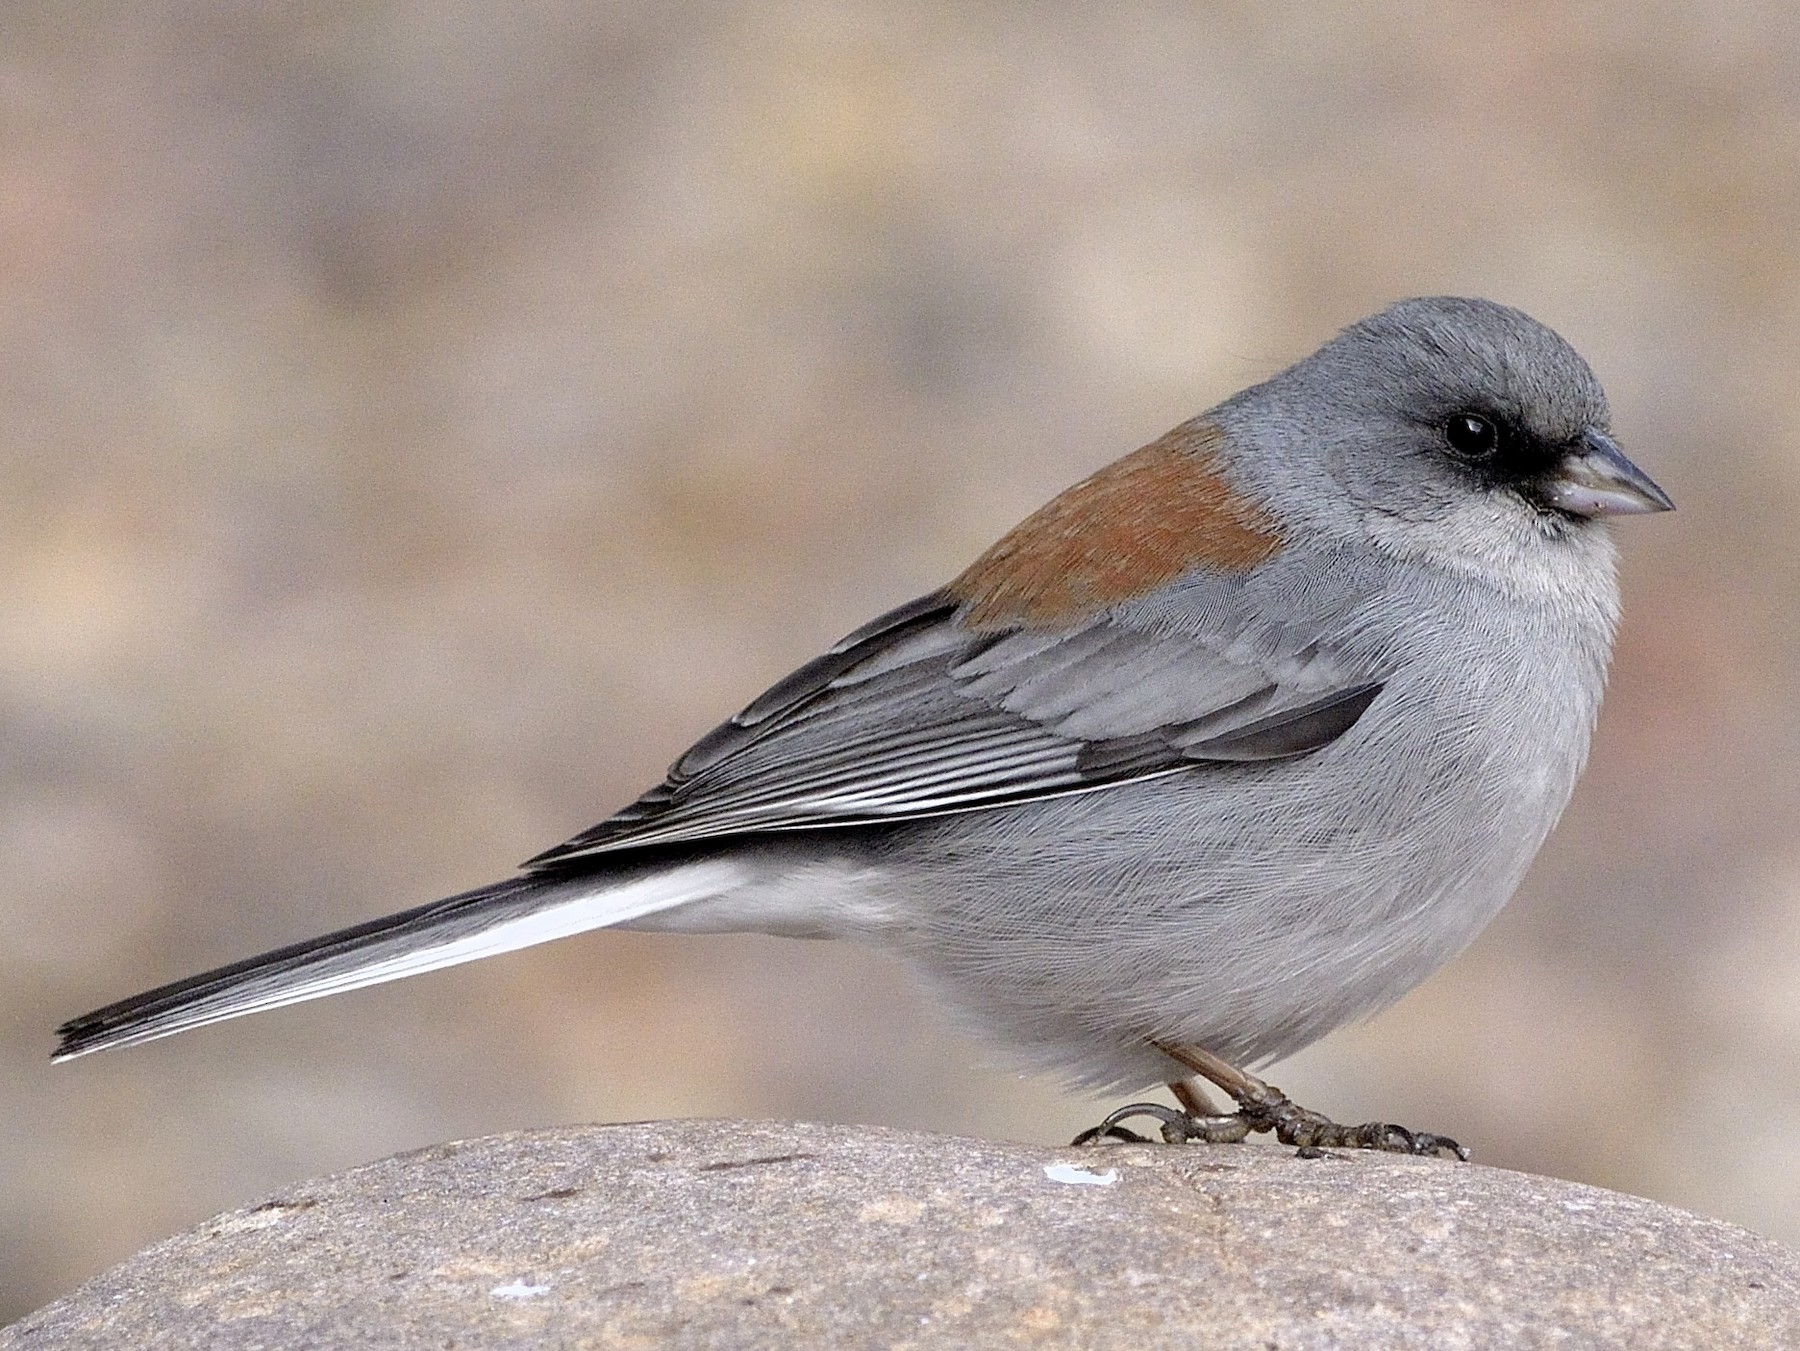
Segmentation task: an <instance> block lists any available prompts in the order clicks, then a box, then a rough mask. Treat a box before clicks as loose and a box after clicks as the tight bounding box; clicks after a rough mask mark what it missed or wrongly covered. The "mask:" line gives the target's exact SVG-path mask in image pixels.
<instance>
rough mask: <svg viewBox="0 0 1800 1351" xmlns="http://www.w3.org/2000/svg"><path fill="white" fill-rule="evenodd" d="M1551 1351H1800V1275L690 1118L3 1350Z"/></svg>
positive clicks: (567, 1150)
mask: <svg viewBox="0 0 1800 1351" xmlns="http://www.w3.org/2000/svg"><path fill="white" fill-rule="evenodd" d="M1553 1344H1554V1345H1558V1346H1579V1347H1592V1346H1618V1347H1631V1348H1634V1349H1635V1348H1651V1347H1696V1348H1698V1347H1706V1348H1715V1347H1724V1346H1731V1347H1758V1346H1766V1347H1782V1348H1793V1347H1797V1346H1800V1256H1797V1255H1796V1254H1795V1253H1793V1252H1790V1251H1789V1250H1787V1249H1785V1248H1783V1247H1781V1246H1779V1245H1778V1244H1775V1243H1773V1242H1770V1241H1769V1240H1767V1239H1763V1238H1759V1237H1757V1236H1756V1235H1754V1234H1751V1233H1748V1232H1746V1231H1744V1230H1742V1229H1738V1228H1734V1227H1733V1226H1731V1225H1728V1224H1722V1223H1719V1222H1718V1221H1716V1220H1708V1219H1703V1218H1701V1217H1699V1216H1696V1215H1690V1214H1688V1213H1687V1212H1685V1211H1680V1210H1675V1209H1672V1208H1670V1207H1668V1206H1663V1205H1658V1204H1656V1203H1654V1202H1651V1201H1645V1200H1641V1199H1639V1198H1636V1197H1632V1196H1623V1195H1620V1194H1618V1193H1616V1192H1609V1191H1602V1190H1600V1189H1599V1188H1596V1187H1586V1186H1581V1185H1579V1184H1576V1183H1572V1182H1559V1181H1555V1180H1553V1179H1549V1178H1541V1177H1532V1176H1528V1175H1526V1174H1522V1173H1511V1172H1504V1171H1500V1170H1497V1169H1491V1168H1482V1167H1478V1166H1475V1165H1470V1164H1457V1163H1452V1162H1448V1161H1440V1160H1425V1159H1412V1158H1398V1157H1394V1156H1388V1155H1368V1154H1350V1153H1336V1152H1334V1153H1330V1154H1328V1155H1327V1156H1326V1157H1324V1158H1319V1159H1300V1158H1297V1157H1295V1154H1294V1151H1293V1150H1291V1149H1287V1148H1283V1147H1280V1146H1275V1145H1260V1144H1251V1145H1213V1146H1208V1145H1184V1146H1168V1145H1161V1146H1154V1145H1129V1146H1127V1145H1101V1146H1095V1147H1090V1148H1087V1149H1044V1148H1038V1147H1034V1146H1029V1145H1017V1144H1003V1143H996V1142H992V1141H985V1140H962V1139H953V1138H949V1137H944V1136H933V1135H924V1134H919V1133H916V1132H907V1131H893V1130H878V1129H869V1128H860V1127H849V1126H822V1125H791V1124H777V1123H748V1122H738V1121H665V1122H651V1123H646V1124H640V1125H628V1126H584V1127H570V1128H566V1129H560V1130H546V1131H534V1132H525V1133H520V1134H513V1135H501V1136H494V1137H491V1138H488V1139H483V1140H471V1141H465V1142H462V1143H456V1144H446V1145H439V1146H436V1147H434V1148H431V1149H425V1150H420V1151H418V1152H416V1153H412V1154H402V1155H399V1156H398V1157H395V1158H391V1159H385V1160H383V1161H382V1162H380V1163H372V1164H368V1165H366V1166H364V1167H361V1168H354V1169H351V1170H350V1171H349V1172H346V1173H341V1174H338V1175H337V1176H335V1177H328V1178H321V1179H317V1180H315V1181H312V1182H305V1183H301V1184H299V1185H297V1186H294V1187H291V1188H289V1189H288V1190H286V1191H283V1192H281V1193H279V1194H278V1195H276V1196H274V1197H271V1198H270V1199H269V1200H266V1201H264V1202H262V1203H261V1204H259V1205H254V1206H251V1207H249V1208H248V1209H245V1210H238V1211H233V1212H231V1213H230V1214H227V1215H222V1216H220V1217H218V1218H217V1219H214V1220H212V1221H210V1222H208V1223H206V1224H203V1225H201V1226H199V1227H198V1228H196V1229H192V1230H190V1231H188V1232H187V1233H185V1234H181V1235H179V1236H177V1237H175V1238H172V1239H168V1240H167V1241H165V1242H162V1243H159V1244H157V1245H155V1246H154V1247H152V1248H149V1249H147V1250H145V1251H144V1252H142V1253H140V1254H138V1255H137V1256H136V1257H134V1258H132V1259H130V1260H129V1261H127V1262H125V1263H123V1264H121V1265H120V1266H118V1267H115V1268H114V1269H113V1270H111V1271H109V1272H107V1273H105V1274H104V1275H101V1276H99V1277H96V1278H95V1279H94V1280H92V1281H90V1282H88V1283H87V1284H86V1285H85V1286H83V1287H82V1288H81V1289H79V1290H77V1291H76V1292H75V1293H74V1294H72V1295H69V1296H68V1297H67V1298H65V1299H61V1300H58V1301H56V1302H55V1303H54V1304H51V1305H49V1306H48V1307H46V1308H44V1309H41V1310H39V1311H38V1312H37V1313H35V1314H32V1315H30V1316H29V1317H27V1318H25V1319H24V1320H22V1321H21V1322H18V1323H16V1324H14V1325H13V1326H12V1327H10V1328H8V1329H5V1330H3V1331H0V1349H3V1351H50V1348H59V1349H60V1348H75V1347H107V1348H119V1347H130V1348H134V1349H136V1351H148V1349H149V1348H158V1347H171V1348H173V1347H180V1348H184V1351H185V1349H190V1348H220V1351H224V1349H225V1348H230V1351H242V1349H243V1348H268V1349H269V1351H283V1349H285V1348H299V1347H343V1346H379V1347H394V1348H410V1347H419V1348H426V1347H430V1348H434V1349H435V1348H443V1347H483V1348H493V1347H521V1348H524V1347H531V1348H538V1347H545V1346H581V1347H594V1348H607V1347H665V1346H675V1347H729V1348H755V1347H781V1348H792V1347H811V1346H851V1347H864V1346H867V1347H921V1348H923V1347H958V1348H963V1347H991V1346H1016V1345H1027V1346H1029V1345H1045V1346H1081V1347H1094V1348H1105V1347H1122V1348H1131V1349H1132V1351H1145V1348H1150V1347H1158V1346H1203V1347H1208V1348H1235V1347H1242V1348H1256V1351H1266V1349H1267V1348H1281V1351H1294V1349H1297V1348H1310V1347H1381V1348H1389V1347H1432V1348H1438V1347H1471V1348H1479V1347H1504V1348H1518V1347H1534V1346H1548V1345H1553Z"/></svg>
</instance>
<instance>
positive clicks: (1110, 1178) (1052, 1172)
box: [1044, 1163, 1119, 1187]
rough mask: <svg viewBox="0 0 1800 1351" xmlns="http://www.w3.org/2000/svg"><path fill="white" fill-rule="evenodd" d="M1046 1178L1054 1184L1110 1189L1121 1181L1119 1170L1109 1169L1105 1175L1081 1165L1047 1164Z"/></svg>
mask: <svg viewBox="0 0 1800 1351" xmlns="http://www.w3.org/2000/svg"><path fill="white" fill-rule="evenodd" d="M1044 1176H1045V1177H1047V1178H1049V1179H1050V1180H1051V1181H1052V1182H1062V1183H1066V1184H1067V1185H1069V1186H1071V1187H1110V1186H1112V1185H1113V1183H1115V1182H1117V1181H1118V1180H1119V1170H1118V1169H1117V1168H1108V1169H1107V1170H1106V1171H1105V1172H1104V1173H1096V1172H1095V1171H1094V1170H1093V1169H1091V1168H1083V1167H1082V1166H1081V1165H1080V1164H1074V1163H1047V1164H1045V1165H1044Z"/></svg>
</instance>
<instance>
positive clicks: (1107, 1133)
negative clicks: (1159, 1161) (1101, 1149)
mask: <svg viewBox="0 0 1800 1351" xmlns="http://www.w3.org/2000/svg"><path fill="white" fill-rule="evenodd" d="M1134 1116H1147V1117H1150V1118H1151V1119H1152V1120H1154V1121H1157V1122H1160V1123H1161V1124H1162V1137H1163V1140H1164V1141H1165V1142H1166V1143H1169V1144H1180V1143H1182V1142H1183V1141H1185V1140H1186V1139H1187V1120H1188V1117H1187V1113H1185V1112H1182V1111H1178V1110H1177V1109H1175V1108H1173V1107H1164V1106H1163V1105H1162V1104H1161V1103H1160V1102H1134V1103H1129V1104H1127V1105H1126V1106H1124V1107H1121V1108H1119V1109H1118V1110H1117V1111H1114V1112H1108V1113H1107V1114H1106V1118H1105V1120H1103V1121H1101V1123H1100V1124H1099V1125H1098V1126H1093V1127H1090V1128H1089V1129H1087V1130H1084V1131H1083V1132H1082V1133H1081V1134H1080V1135H1077V1136H1076V1137H1075V1138H1074V1140H1073V1141H1071V1142H1070V1143H1071V1145H1086V1144H1091V1143H1093V1142H1094V1141H1095V1140H1099V1139H1108V1140H1122V1141H1124V1142H1125V1143H1127V1144H1140V1145H1147V1144H1149V1143H1150V1141H1149V1140H1148V1139H1146V1138H1145V1137H1144V1136H1142V1135H1139V1134H1138V1133H1137V1132H1136V1131H1129V1130H1126V1129H1125V1128H1124V1126H1123V1125H1122V1124H1121V1123H1122V1122H1126V1121H1129V1120H1131V1118H1132V1117H1134Z"/></svg>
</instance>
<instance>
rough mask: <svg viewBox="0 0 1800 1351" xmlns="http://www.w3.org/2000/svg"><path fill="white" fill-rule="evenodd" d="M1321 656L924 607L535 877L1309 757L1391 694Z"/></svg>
mask: <svg viewBox="0 0 1800 1351" xmlns="http://www.w3.org/2000/svg"><path fill="white" fill-rule="evenodd" d="M1380 690H1381V684H1380V681H1379V679H1375V678H1371V675H1370V673H1369V672H1366V671H1350V670H1345V669H1342V668H1341V666H1340V663H1339V662H1338V661H1337V660H1336V659H1335V658H1334V656H1333V654H1332V653H1331V652H1329V651H1328V650H1325V649H1322V648H1319V647H1317V646H1316V645H1307V646H1305V647H1300V646H1297V645H1290V646H1289V647H1288V648H1286V649H1283V650H1279V651H1276V650H1269V651H1262V650H1259V649H1258V647H1257V646H1256V644H1255V643H1253V642H1250V641H1248V640H1246V639H1245V638H1244V636H1243V635H1242V634H1238V633H1232V632H1219V633H1216V634H1213V633H1201V634H1195V633H1192V632H1186V633H1168V632H1155V631H1147V630H1144V629H1141V628H1134V627H1131V626H1129V625H1127V624H1123V623H1120V622H1117V621H1116V619H1115V618H1113V617H1107V616H1101V617H1099V618H1097V619H1095V620H1094V621H1092V622H1090V623H1088V624H1086V625H1084V626H1081V627H1079V628H1076V629H1074V630H1072V631H1068V632H1062V633H1045V632H1039V631H1029V630H1016V631H1010V632H1002V633H998V634H994V633H980V632H973V631H970V630H969V629H967V628H964V627H963V626H962V624H961V623H959V620H958V610H957V606H956V603H955V602H954V601H953V600H951V599H950V598H948V597H946V596H945V595H943V594H942V593H934V594H933V595H929V596H923V597H921V598H920V599H918V600H916V601H913V602H911V603H910V604H907V605H903V606H901V607H899V608H898V609H896V610H893V611H890V612H889V613H888V614H886V615H883V616H882V617H881V618H879V619H877V620H876V621H875V622H873V623H872V624H869V625H866V626H864V627H863V628H861V629H859V630H857V631H856V632H855V633H853V634H851V635H850V636H849V637H848V638H846V639H844V640H843V641H842V642H840V643H839V644H837V645H836V646H835V647H833V648H832V649H831V650H830V651H829V652H827V653H825V654H824V655H823V656H821V657H819V658H817V659H816V660H814V661H811V662H808V663H807V664H806V665H804V666H802V667H800V668H799V669H798V670H796V671H795V672H794V673H793V674H791V675H789V676H788V677H786V678H785V679H783V680H781V681H778V682H777V683H776V684H774V685H773V686H771V687H770V688H769V690H768V691H767V692H765V693H764V694H763V695H761V696H760V697H759V698H757V699H756V700H755V701H753V702H752V703H751V704H750V705H749V706H748V707H746V708H745V709H744V711H743V712H741V713H739V714H738V715H737V716H736V717H734V718H732V719H731V720H730V721H729V722H727V723H725V724H723V725H722V726H720V727H718V728H717V729H715V730H714V731H712V732H710V733H708V734H707V735H706V736H704V737H702V738H701V739H700V740H699V741H698V742H696V743H695V744H694V746H693V748H692V749H690V750H689V751H688V752H687V753H686V754H685V755H683V756H682V757H681V758H680V759H679V760H678V761H676V763H675V765H674V766H673V767H672V768H671V770H670V771H669V777H668V778H667V779H666V780H665V781H664V782H663V783H661V784H659V785H658V786H657V787H656V788H654V789H652V790H651V791H650V792H648V793H646V794H644V795H643V797H641V798H639V799H638V800H637V801H636V802H634V803H632V804H631V805H630V806H629V807H627V808H625V809H624V810H623V811H621V812H619V813H618V814H616V815H615V816H613V817H611V818H609V819H608V820H606V821H602V822H601V823H600V824H599V825H597V826H595V827H593V828H592V829H591V830H588V831H585V832H583V833H582V834H580V835H578V836H576V837H575V838H574V839H572V840H570V841H568V842H567V843H566V844H563V845H559V846H558V847H557V848H555V849H552V850H550V851H549V852H547V853H545V854H541V855H539V856H538V857H537V858H535V859H532V860H531V861H530V863H529V864H527V865H526V866H528V867H531V868H534V869H538V870H545V869H561V868H565V867H570V866H579V863H580V860H582V859H583V858H585V857H587V856H590V855H594V854H603V853H612V852H615V851H619V850H628V849H637V848H643V847H647V846H653V845H663V844H675V843H682V842H688V841H696V840H707V839H717V838H721V837H726V836H733V835H747V834H760V833H764V832H770V831H790V830H805V829H818V828H823V827H830V826H853V825H864V824H869V823H873V822H878V821H893V820H900V819H906V818H913V817H921V816H932V815H941V814H944V813H948V812H961V811H972V810H978V809H981V808H985V807H992V806H995V805H999V804H1002V803H1007V802H1017V801H1021V800H1025V799H1031V798H1040V797H1048V796H1054V795H1058V794H1063V793H1072V792H1085V791H1090V790H1094V789H1098V788H1104V787H1106V786H1107V785H1109V784H1114V783H1119V782H1121V781H1124V780H1128V779H1138V778H1144V777H1146V776H1150V775H1158V774H1171V773H1177V772H1180V771H1183V770H1193V769H1195V768H1196V767H1198V766H1201V765H1204V764H1205V763H1208V762H1217V763H1238V762H1244V761H1253V760H1266V759H1275V758H1281V757H1284V756H1292V755H1300V754H1304V753H1306V752H1308V751H1311V750H1316V749H1318V748H1319V747H1321V746H1323V745H1326V744H1328V743H1329V742H1331V741H1333V740H1335V739H1336V738H1337V737H1339V736H1342V735H1343V733H1344V732H1345V731H1347V730H1348V729H1349V728H1350V727H1351V726H1352V725H1353V724H1354V723H1355V722H1356V720H1357V718H1359V717H1360V716H1361V715H1362V713H1363V711H1364V710H1365V709H1366V708H1367V707H1368V706H1369V704H1370V702H1372V701H1373V700H1374V698H1375V697H1376V695H1377V694H1379V693H1380Z"/></svg>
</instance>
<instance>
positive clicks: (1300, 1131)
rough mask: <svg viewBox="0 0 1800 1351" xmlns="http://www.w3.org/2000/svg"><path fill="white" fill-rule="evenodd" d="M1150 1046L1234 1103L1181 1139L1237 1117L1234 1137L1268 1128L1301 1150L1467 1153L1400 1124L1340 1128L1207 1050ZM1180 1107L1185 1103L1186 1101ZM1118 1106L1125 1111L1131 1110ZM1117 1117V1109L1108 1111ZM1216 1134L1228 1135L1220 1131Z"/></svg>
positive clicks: (1208, 1133)
mask: <svg viewBox="0 0 1800 1351" xmlns="http://www.w3.org/2000/svg"><path fill="white" fill-rule="evenodd" d="M1155 1046H1156V1049H1157V1050H1159V1051H1161V1052H1162V1053H1163V1054H1164V1055H1166V1056H1168V1057H1169V1059H1171V1060H1173V1061H1175V1062H1176V1063H1177V1064H1179V1065H1183V1066H1185V1067H1186V1068H1188V1069H1190V1070H1192V1071H1193V1072H1194V1073H1195V1074H1197V1075H1199V1076H1200V1077H1201V1078H1203V1079H1206V1080H1209V1081H1210V1082H1212V1083H1214V1084H1216V1085H1218V1086H1219V1087H1220V1088H1222V1089H1224V1090H1225V1092H1227V1093H1229V1094H1230V1095H1231V1099H1232V1101H1233V1102H1235V1103H1237V1105H1238V1110H1237V1112H1236V1114H1235V1115H1234V1116H1231V1117H1224V1118H1220V1117H1217V1116H1213V1115H1212V1114H1210V1113H1208V1114H1207V1115H1205V1116H1200V1117H1198V1118H1197V1120H1198V1121H1199V1122H1204V1123H1208V1124H1207V1129H1203V1130H1202V1131H1199V1132H1196V1133H1195V1134H1193V1135H1185V1136H1182V1137H1181V1138H1183V1139H1196V1138H1197V1139H1209V1140H1210V1139H1211V1138H1212V1128H1211V1126H1210V1123H1212V1122H1215V1121H1220V1120H1224V1121H1231V1120H1237V1121H1241V1122H1243V1123H1244V1129H1243V1131H1242V1133H1240V1134H1239V1135H1238V1136H1237V1137H1236V1138H1237V1139H1240V1140H1241V1139H1243V1138H1244V1136H1245V1135H1248V1134H1249V1133H1250V1132H1251V1131H1271V1130H1272V1131H1274V1132H1275V1138H1276V1139H1277V1140H1279V1141H1281V1143H1282V1144H1284V1145H1297V1146H1299V1147H1300V1148H1302V1149H1309V1148H1310V1149H1318V1148H1321V1147H1324V1148H1335V1149H1380V1150H1387V1151H1390V1152H1392V1153H1396V1154H1425V1155H1436V1154H1449V1155H1452V1156H1453V1157H1455V1158H1458V1159H1463V1160H1467V1159H1468V1157H1469V1151H1468V1150H1466V1149H1464V1148H1463V1147H1462V1146H1461V1145H1459V1144H1457V1143H1456V1141H1454V1140H1452V1139H1450V1137H1449V1136H1446V1135H1432V1134H1430V1133H1428V1132H1426V1131H1410V1130H1407V1129H1406V1128H1405V1127H1404V1126H1392V1125H1389V1124H1388V1123H1387V1122H1385V1121H1368V1122H1364V1123H1363V1124H1362V1125H1360V1126H1340V1125H1339V1124H1338V1123H1337V1122H1335V1121H1333V1120H1331V1119H1330V1118H1329V1117H1326V1116H1321V1115H1320V1114H1319V1113H1318V1112H1309V1111H1308V1110H1307V1109H1306V1108H1304V1107H1302V1106H1300V1104H1299V1103H1297V1102H1295V1101H1294V1100H1293V1099H1291V1098H1290V1097H1288V1095H1287V1094H1285V1093H1283V1092H1282V1091H1281V1090H1280V1089H1279V1088H1276V1087H1275V1086H1274V1085H1273V1084H1266V1083H1264V1082H1263V1081H1262V1080H1261V1079H1258V1078H1257V1077H1256V1076H1255V1075H1254V1074H1246V1073H1245V1072H1244V1071H1243V1070H1240V1069H1238V1068H1237V1067H1236V1066H1235V1065H1230V1064H1227V1063H1226V1062H1225V1061H1223V1060H1221V1059H1219V1058H1218V1057H1217V1056H1216V1055H1213V1054H1212V1053H1211V1052H1209V1051H1203V1050H1201V1049H1200V1048H1199V1047H1195V1046H1172V1045H1168V1044H1165V1043H1163V1042H1156V1043H1155ZM1178 1096H1179V1095H1178ZM1183 1105H1184V1106H1185V1105H1186V1103H1185V1100H1183ZM1122 1110H1124V1111H1127V1112H1129V1111H1131V1110H1132V1109H1130V1108H1125V1109H1122ZM1118 1115H1119V1113H1117V1112H1115V1113H1114V1114H1113V1116H1118ZM1107 1121H1108V1122H1111V1121H1112V1117H1108V1118H1107ZM1221 1133H1223V1134H1228V1133H1227V1132H1223V1131H1221ZM1163 1138H1164V1139H1169V1138H1171V1132H1170V1129H1169V1128H1168V1127H1167V1126H1166V1125H1165V1127H1164V1129H1163Z"/></svg>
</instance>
